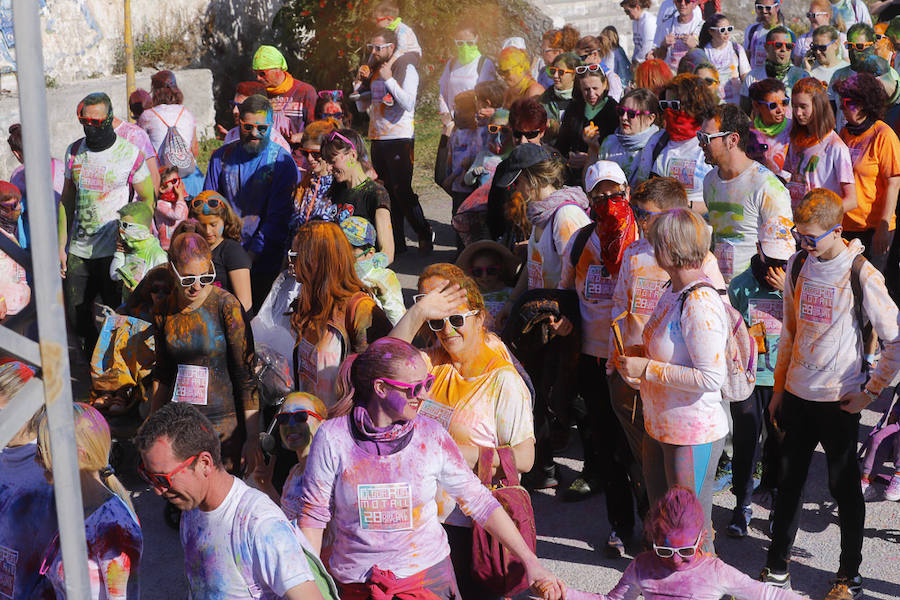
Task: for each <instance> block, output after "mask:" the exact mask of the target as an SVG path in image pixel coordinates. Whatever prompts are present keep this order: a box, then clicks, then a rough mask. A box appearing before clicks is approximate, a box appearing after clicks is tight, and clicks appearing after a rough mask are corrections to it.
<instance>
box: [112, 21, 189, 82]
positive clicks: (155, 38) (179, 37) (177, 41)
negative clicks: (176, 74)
mask: <svg viewBox="0 0 900 600" xmlns="http://www.w3.org/2000/svg"><path fill="white" fill-rule="evenodd" d="M188 37H189V36H188V34H187V30H186V28H184V27H181V28H176V29H174V30H168V29H167V30H160V31H157V32H155V33H145V34H144V35H142V36H140V37H138V38H136V39H135V40H134V68H135V70H137V71H140V70H141V69H143V68H151V69H157V68H170V69H177V68H180V67H186V66H187V65H189V64H190V63H191V60H192V56H193V53H194V48H192V47H191V45H190V44H189V43H188ZM124 72H125V45H124V43H123V44H122V45H120V46H119V47H118V48H117V49H116V62H115V65H114V66H113V73H124Z"/></svg>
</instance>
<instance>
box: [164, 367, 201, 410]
mask: <svg viewBox="0 0 900 600" xmlns="http://www.w3.org/2000/svg"><path fill="white" fill-rule="evenodd" d="M208 390H209V369H208V368H207V367H200V366H197V365H178V375H177V376H176V377H175V390H174V391H173V392H172V402H187V403H188V404H196V405H198V406H206V398H207V392H208Z"/></svg>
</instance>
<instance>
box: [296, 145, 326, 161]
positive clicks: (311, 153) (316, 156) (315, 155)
mask: <svg viewBox="0 0 900 600" xmlns="http://www.w3.org/2000/svg"><path fill="white" fill-rule="evenodd" d="M300 152H302V153H303V154H305V155H306V157H307V158H311V159H313V160H322V153H321V152H320V151H318V150H308V149H306V148H300Z"/></svg>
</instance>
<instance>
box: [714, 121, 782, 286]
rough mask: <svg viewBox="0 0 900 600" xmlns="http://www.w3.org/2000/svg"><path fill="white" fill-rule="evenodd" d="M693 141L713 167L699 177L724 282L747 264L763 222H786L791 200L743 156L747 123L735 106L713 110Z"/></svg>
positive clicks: (777, 181)
mask: <svg viewBox="0 0 900 600" xmlns="http://www.w3.org/2000/svg"><path fill="white" fill-rule="evenodd" d="M697 137H698V138H699V140H700V147H701V148H702V149H703V154H704V158H705V159H706V162H707V163H708V164H710V165H713V166H714V167H715V168H714V169H713V170H712V171H710V172H709V173H707V174H706V177H705V178H704V179H703V201H704V202H706V207H707V209H708V210H709V223H710V225H712V228H713V245H714V247H715V250H714V252H715V255H716V258H717V259H718V261H719V269H720V270H721V271H722V276H723V277H724V278H725V282H726V283H728V282H729V281H731V278H732V277H733V276H735V275H737V274H739V273H743V272H744V271H745V270H747V268H748V267H749V266H750V258H751V257H752V256H753V255H754V254H756V242H757V240H758V233H759V231H760V230H761V229H762V227H763V225H764V224H765V223H766V222H768V221H769V220H771V219H775V218H778V217H784V219H785V220H786V221H787V222H790V221H791V220H792V219H791V197H790V195H789V194H788V191H787V188H785V187H784V184H783V183H781V180H780V179H778V178H777V177H776V176H775V175H774V174H773V173H772V172H771V171H770V170H769V169H767V168H766V167H764V166H763V165H761V164H759V163H758V162H756V161H755V160H753V159H752V158H750V157H749V156H747V142H748V141H749V139H750V119H749V117H747V115H745V114H744V113H743V112H741V110H740V109H739V108H738V107H737V106H735V105H733V104H723V105H720V106H717V107H716V109H715V110H714V111H713V112H712V114H710V115H709V116H708V118H707V119H706V120H704V121H703V125H701V126H700V131H699V132H698V133H697ZM783 276H784V272H783V271H782V272H781V273H780V277H783Z"/></svg>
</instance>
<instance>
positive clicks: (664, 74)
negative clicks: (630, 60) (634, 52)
mask: <svg viewBox="0 0 900 600" xmlns="http://www.w3.org/2000/svg"><path fill="white" fill-rule="evenodd" d="M674 76H675V75H674V74H673V73H672V69H670V68H669V65H667V64H666V61H664V60H662V59H661V58H648V59H647V60H645V61H644V62H642V63H641V64H639V65H638V66H637V67H635V68H634V87H635V88H645V89H648V90H650V91H651V92H653V93H654V94H655V95H656V97H659V95H660V94H662V91H663V88H664V87H666V84H668V83H669V82H670V81H672V78H673V77H674Z"/></svg>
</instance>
